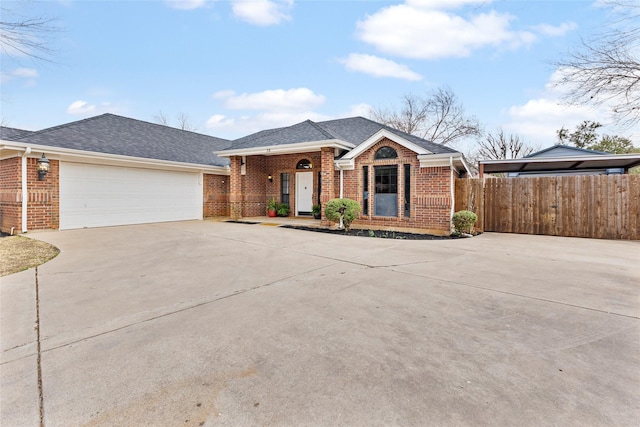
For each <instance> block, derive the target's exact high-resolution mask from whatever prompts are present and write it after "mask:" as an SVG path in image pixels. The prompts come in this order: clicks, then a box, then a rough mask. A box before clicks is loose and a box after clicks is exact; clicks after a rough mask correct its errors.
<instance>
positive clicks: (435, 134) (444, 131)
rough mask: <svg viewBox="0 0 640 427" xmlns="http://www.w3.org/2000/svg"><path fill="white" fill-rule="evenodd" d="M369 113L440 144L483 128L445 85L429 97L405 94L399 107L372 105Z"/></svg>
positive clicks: (479, 131) (477, 132)
mask: <svg viewBox="0 0 640 427" xmlns="http://www.w3.org/2000/svg"><path fill="white" fill-rule="evenodd" d="M370 114H371V118H372V119H373V120H375V121H377V122H380V123H383V124H385V125H387V126H390V127H392V128H394V129H398V130H401V131H403V132H406V133H409V134H412V135H416V136H419V137H421V138H424V139H427V140H429V141H432V142H435V143H438V144H442V145H448V144H452V143H455V142H456V141H458V140H460V139H462V138H465V137H469V136H479V135H480V134H481V132H482V131H481V126H480V123H479V122H478V120H477V119H476V118H475V117H472V116H467V115H466V114H465V111H464V107H463V106H462V103H461V102H460V101H459V100H458V98H457V97H456V95H455V94H454V93H453V91H452V90H451V89H449V88H446V87H445V88H438V89H436V90H435V91H433V92H432V93H431V95H430V96H429V97H420V96H416V95H413V94H407V95H404V96H403V98H402V104H401V106H400V108H398V109H395V110H387V109H380V108H374V109H372V110H371V113H370Z"/></svg>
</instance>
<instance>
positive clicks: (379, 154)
mask: <svg viewBox="0 0 640 427" xmlns="http://www.w3.org/2000/svg"><path fill="white" fill-rule="evenodd" d="M397 158H398V153H396V150H394V149H393V148H391V147H382V148H380V149H379V150H378V151H376V160H380V159H397Z"/></svg>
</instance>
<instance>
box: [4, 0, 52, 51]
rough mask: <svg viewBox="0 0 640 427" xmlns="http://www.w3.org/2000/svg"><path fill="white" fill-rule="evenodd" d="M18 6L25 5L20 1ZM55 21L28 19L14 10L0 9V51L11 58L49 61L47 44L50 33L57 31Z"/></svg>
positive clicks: (49, 49)
mask: <svg viewBox="0 0 640 427" xmlns="http://www.w3.org/2000/svg"><path fill="white" fill-rule="evenodd" d="M17 4H18V5H26V4H28V1H26V0H22V1H21V2H19V3H17ZM55 22H56V20H54V19H52V18H48V17H45V16H35V17H33V16H32V17H29V16H25V15H24V14H21V13H19V12H18V11H17V10H16V9H10V8H8V7H6V6H1V7H0V49H1V50H2V53H3V54H5V55H8V56H10V57H12V58H16V57H21V56H26V57H31V58H34V59H38V60H43V61H50V59H49V58H48V56H49V55H50V54H51V47H50V45H49V43H48V40H47V39H49V40H50V37H51V33H53V32H56V31H58V28H57V27H56V25H55Z"/></svg>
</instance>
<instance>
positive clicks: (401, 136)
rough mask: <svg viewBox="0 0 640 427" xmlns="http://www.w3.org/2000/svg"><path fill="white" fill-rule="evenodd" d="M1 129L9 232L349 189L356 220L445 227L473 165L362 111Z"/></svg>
mask: <svg viewBox="0 0 640 427" xmlns="http://www.w3.org/2000/svg"><path fill="white" fill-rule="evenodd" d="M0 136H1V137H2V141H1V142H0V229H1V230H2V231H4V232H10V231H12V230H11V229H13V231H14V232H15V231H22V232H25V231H27V230H36V229H72V228H83V227H99V226H109V225H124V224H136V223H153V222H162V221H174V220H186V219H202V218H207V217H216V216H231V217H232V218H235V219H238V218H241V217H248V216H249V217H251V216H263V215H265V208H266V203H267V201H268V200H269V199H271V198H276V199H277V200H278V201H279V202H281V203H288V204H289V205H290V207H291V214H292V215H296V216H304V215H309V214H310V212H311V210H312V206H313V205H314V204H320V205H322V206H323V207H324V204H325V203H326V202H327V201H328V200H330V199H332V198H335V197H346V198H351V199H354V200H357V201H358V202H360V204H361V206H362V212H361V214H360V218H359V219H358V220H357V221H356V223H355V225H359V226H363V227H368V228H385V229H398V230H400V229H402V230H408V229H413V230H419V231H423V232H431V233H438V234H446V233H448V232H449V230H450V220H451V214H452V213H453V212H452V209H453V206H454V179H455V178H456V177H462V176H465V175H466V174H468V168H467V166H466V164H465V161H464V158H463V156H462V154H461V153H459V152H457V151H455V150H453V149H450V148H448V147H444V146H441V145H438V144H434V143H431V142H429V141H426V140H424V139H421V138H418V137H416V136H413V135H409V134H406V133H403V132H400V131H397V130H394V129H392V128H389V127H387V126H384V125H382V124H379V123H376V122H373V121H371V120H368V119H365V118H362V117H354V118H346V119H337V120H329V121H324V122H312V121H310V120H307V121H305V122H302V123H298V124H296V125H293V126H289V127H283V128H278V129H270V130H265V131H261V132H258V133H255V134H252V135H249V136H246V137H243V138H239V139H237V140H234V141H229V140H224V139H220V138H214V137H211V136H207V135H201V134H198V133H194V132H188V131H183V130H179V129H174V128H170V127H166V126H162V125H157V124H152V123H147V122H143V121H139V120H135V119H130V118H126V117H121V116H117V115H113V114H103V115H100V116H96V117H93V118H89V119H85V120H80V121H77V122H72V123H69V124H66V125H62V126H56V127H53V128H49V129H44V130H41V131H38V132H27V131H21V130H18V129H9V128H3V130H2V135H0ZM43 154H44V155H46V158H47V159H48V160H49V162H50V170H49V172H48V174H47V175H46V176H44V177H43V179H42V180H39V176H38V171H37V167H38V160H39V158H40V157H41V156H42V155H43Z"/></svg>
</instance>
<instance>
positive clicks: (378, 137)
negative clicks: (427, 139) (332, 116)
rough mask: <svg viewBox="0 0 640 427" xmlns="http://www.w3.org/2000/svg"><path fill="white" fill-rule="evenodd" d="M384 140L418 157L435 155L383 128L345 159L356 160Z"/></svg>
mask: <svg viewBox="0 0 640 427" xmlns="http://www.w3.org/2000/svg"><path fill="white" fill-rule="evenodd" d="M384 138H388V139H390V140H392V141H393V142H396V143H398V144H400V145H402V146H404V147H405V148H408V149H409V150H411V151H413V152H415V153H417V154H418V155H422V154H433V153H432V152H431V151H429V150H427V149H426V148H424V147H421V146H419V145H418V144H414V143H413V142H411V141H409V140H407V139H405V138H403V137H401V136H400V135H398V134H395V133H393V132H391V131H389V130H387V129H384V128H383V129H380V130H379V131H377V132H376V133H374V134H373V135H371V136H370V137H369V138H367V139H366V140H365V141H363V142H362V143H360V144H358V146H357V147H356V148H355V149H353V150H352V151H351V152H349V153H347V154H346V155H345V156H344V158H345V159H348V160H352V159H355V158H356V157H358V156H359V155H360V154H362V153H364V152H365V151H367V150H368V149H369V148H371V147H372V146H373V145H374V144H376V143H378V142H380V141H382V139H384Z"/></svg>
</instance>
